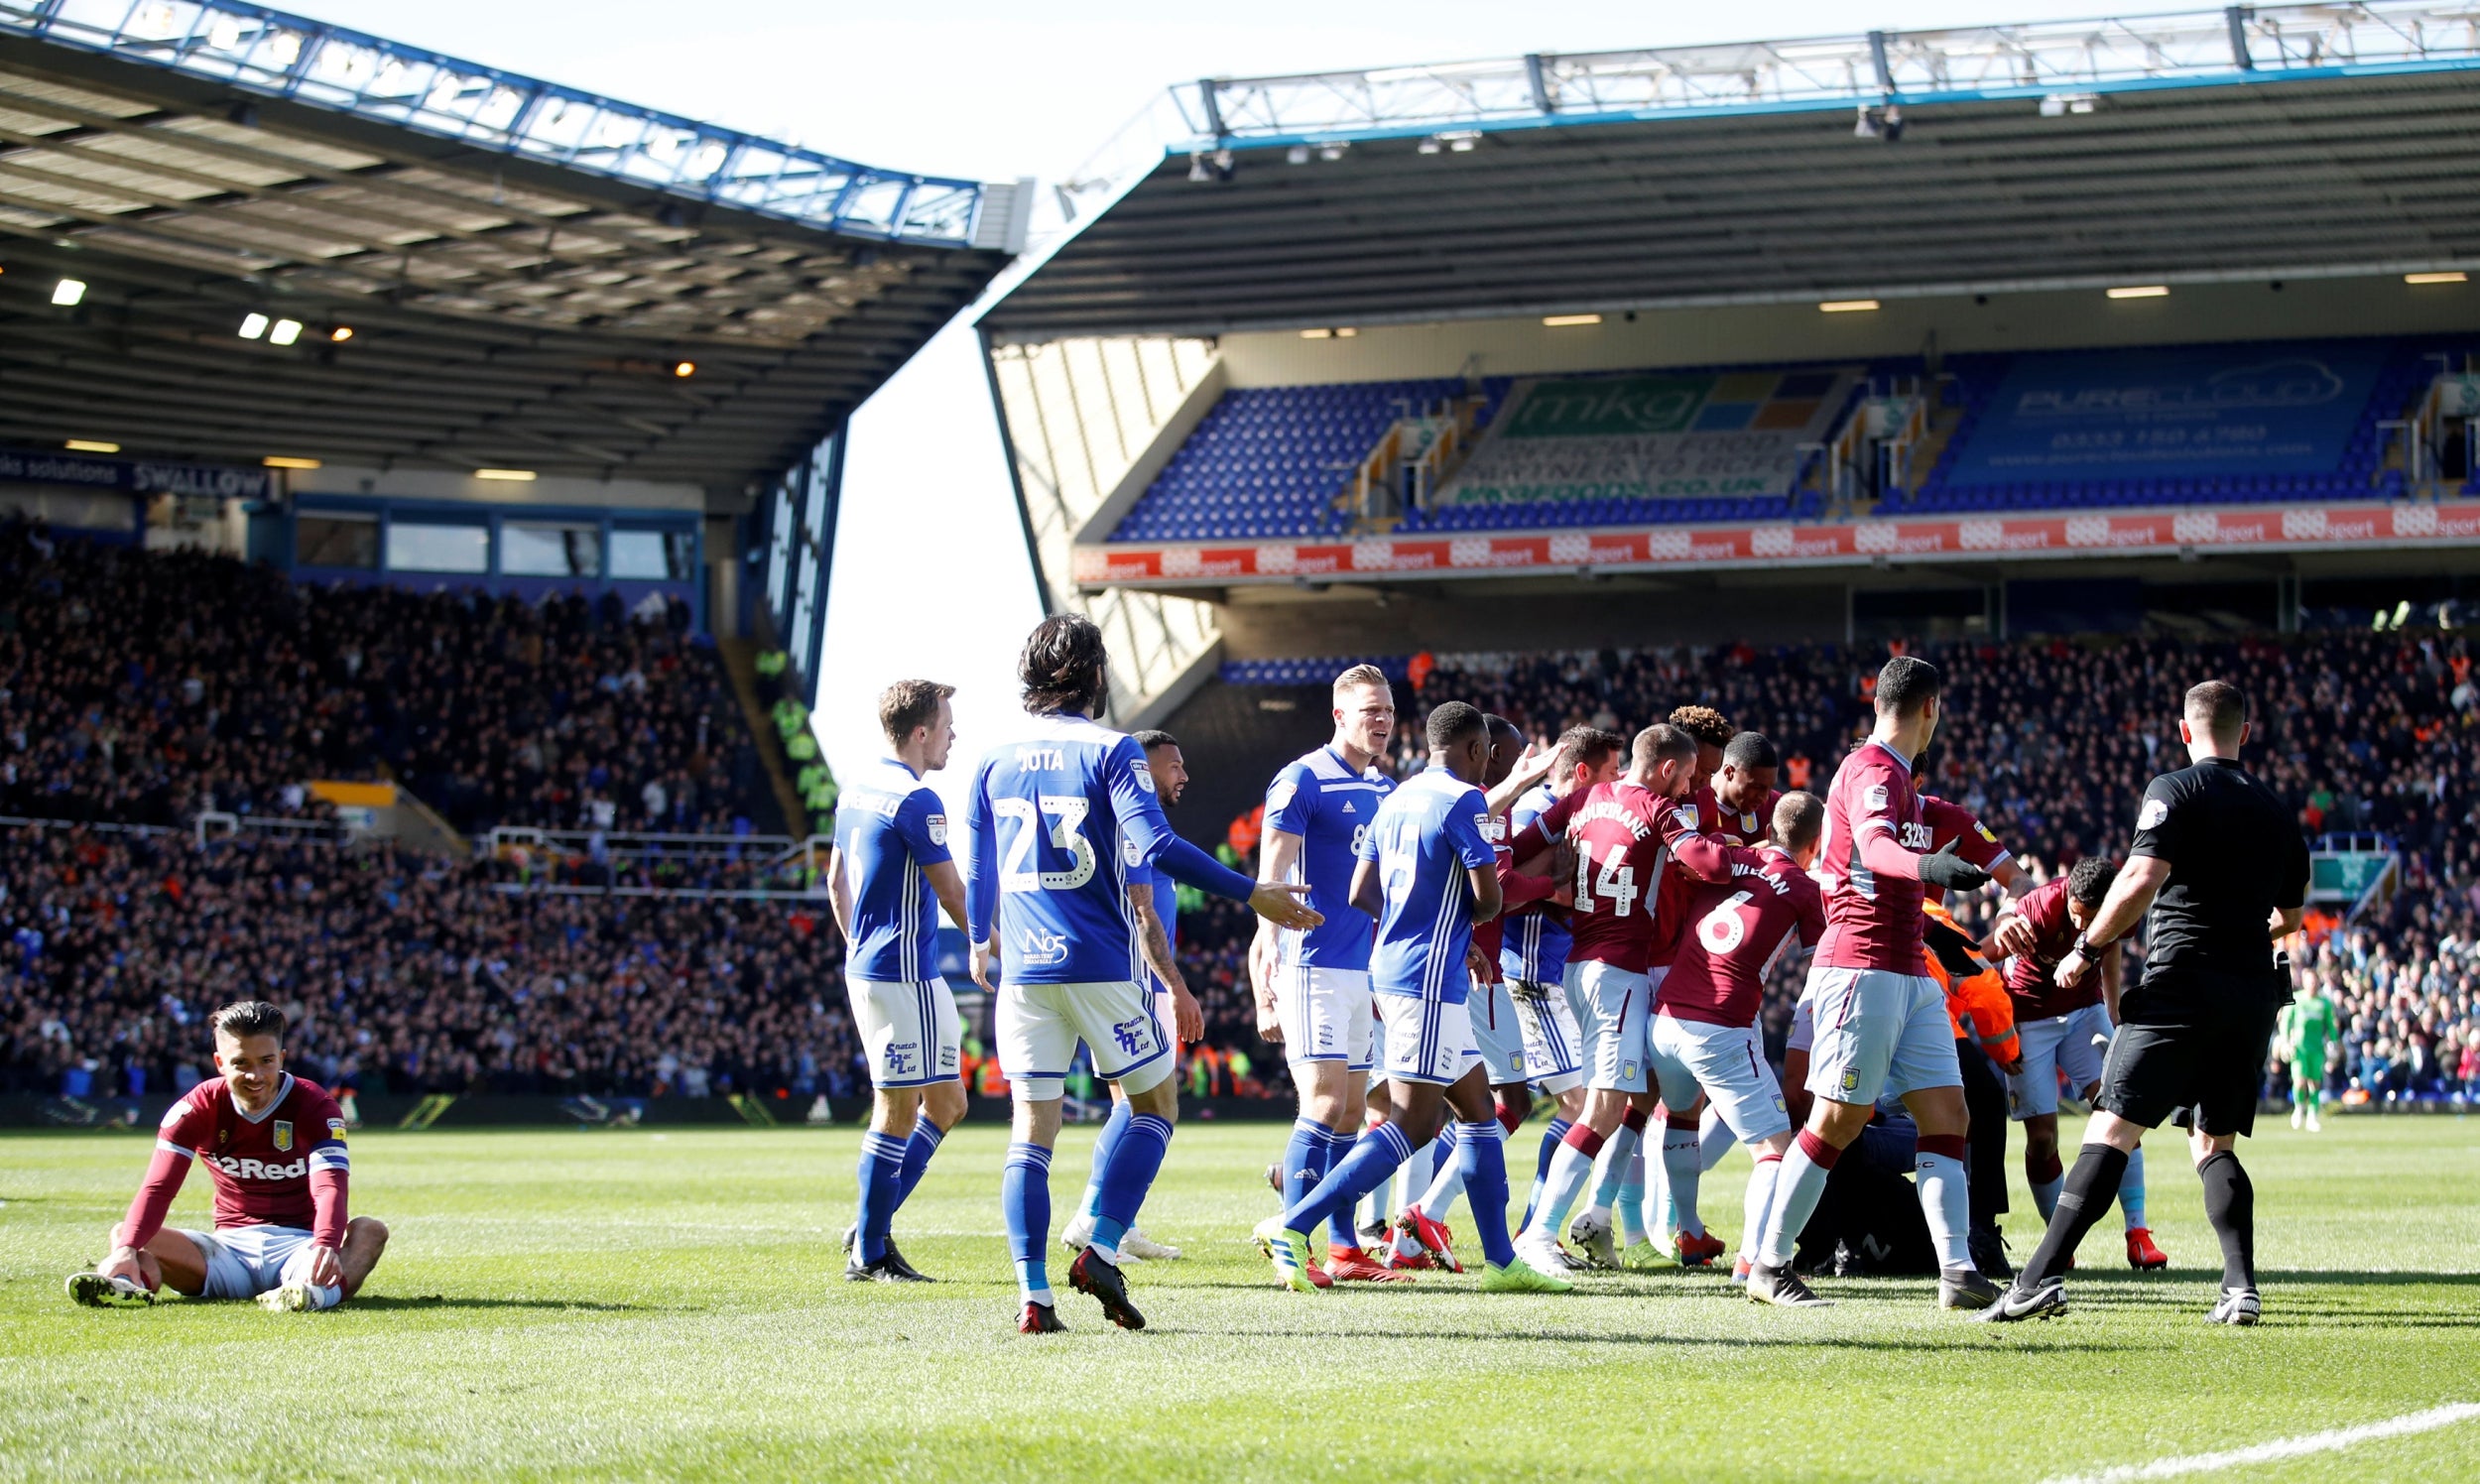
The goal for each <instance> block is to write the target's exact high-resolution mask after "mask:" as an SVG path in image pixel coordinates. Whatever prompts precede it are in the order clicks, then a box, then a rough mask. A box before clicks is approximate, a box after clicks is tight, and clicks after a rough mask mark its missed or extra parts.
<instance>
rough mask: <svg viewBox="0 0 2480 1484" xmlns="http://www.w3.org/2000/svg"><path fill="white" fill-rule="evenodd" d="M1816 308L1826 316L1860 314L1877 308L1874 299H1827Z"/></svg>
mask: <svg viewBox="0 0 2480 1484" xmlns="http://www.w3.org/2000/svg"><path fill="white" fill-rule="evenodd" d="M1817 308H1818V309H1822V310H1823V311H1825V312H1826V313H1828V314H1860V313H1866V312H1867V311H1868V310H1870V309H1876V308H1877V301H1876V300H1874V299H1829V300H1827V301H1825V303H1823V304H1821V305H1818V306H1817Z"/></svg>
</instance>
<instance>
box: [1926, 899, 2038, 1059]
mask: <svg viewBox="0 0 2480 1484" xmlns="http://www.w3.org/2000/svg"><path fill="white" fill-rule="evenodd" d="M1921 911H1922V915H1923V916H1925V917H1926V918H1927V919H1928V923H1927V937H1928V939H1929V942H1930V947H1929V951H1928V955H1927V956H1928V972H1929V977H1930V978H1932V979H1935V980H1936V981H1937V983H1938V987H1939V988H1941V989H1943V990H1944V991H1945V992H1946V1019H1947V1020H1948V1021H1950V1022H1952V1023H1953V1025H1954V1036H1955V1040H1957V1041H1961V1040H1963V1039H1964V1036H1965V1034H1966V1033H1965V1031H1964V1019H1965V1018H1966V1017H1967V1016H1968V1017H1969V1018H1970V1019H1971V1027H1972V1028H1971V1031H1970V1033H1969V1034H1970V1035H1971V1037H1972V1039H1973V1040H1975V1041H1977V1042H1978V1043H1979V1044H1980V1049H1981V1050H1982V1051H1986V1052H1988V1053H1989V1059H1990V1060H1992V1061H1995V1062H1997V1063H1999V1064H2000V1065H2002V1066H2003V1065H2005V1064H2006V1063H2007V1062H2010V1061H2013V1060H2015V1059H2016V1058H2017V1057H2018V1056H2021V1055H2023V1054H2024V1047H2023V1043H2022V1042H2021V1041H2020V1040H2018V1039H2017V1037H2016V1034H2015V1002H2014V1000H2013V999H2011V998H2010V997H2009V996H2008V994H2007V982H2006V980H2005V979H2004V978H2003V977H2001V976H2000V975H1999V973H1998V971H1997V970H1996V969H1994V968H1991V967H1990V966H1989V965H1988V964H1987V963H1986V962H1983V961H1982V959H1981V958H1980V956H1979V955H1978V954H1976V953H1974V952H1973V951H1972V950H1971V948H1970V947H1969V946H1965V945H1968V944H1970V943H1971V941H1972V938H1971V934H1969V933H1967V932H1965V931H1964V930H1963V929H1962V928H1961V927H1959V926H1957V925H1956V923H1955V920H1954V918H1953V916H1952V915H1950V914H1949V913H1948V912H1947V911H1946V909H1945V907H1944V906H1943V905H1942V904H1940V903H1935V902H1924V903H1922V905H1921ZM1940 928H1943V929H1944V930H1943V932H1941V931H1940V930H1939V929H1940ZM1958 939H1959V940H1960V943H1958V941H1957V940H1958ZM1941 948H1942V949H1943V950H1944V951H1943V952H1942V953H1941V952H1940V949H1941ZM1950 959H1951V960H1958V961H1959V963H1957V962H1949V960H1950ZM1958 968H1960V969H1961V970H1962V971H1960V972H1958Z"/></svg>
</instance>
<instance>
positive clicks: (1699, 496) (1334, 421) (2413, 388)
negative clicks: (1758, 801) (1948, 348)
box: [1109, 337, 2472, 543]
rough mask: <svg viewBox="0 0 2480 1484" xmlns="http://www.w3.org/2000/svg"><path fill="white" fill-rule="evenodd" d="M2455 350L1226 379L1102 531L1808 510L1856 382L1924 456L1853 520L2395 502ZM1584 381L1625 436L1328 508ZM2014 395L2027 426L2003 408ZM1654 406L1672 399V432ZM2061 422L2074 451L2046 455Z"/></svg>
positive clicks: (1476, 458) (1115, 535)
mask: <svg viewBox="0 0 2480 1484" xmlns="http://www.w3.org/2000/svg"><path fill="white" fill-rule="evenodd" d="M2471 348H2472V347H2471V346H2470V345H2469V344H2467V343H2466V342H2465V341H2463V340H2453V339H2438V338H2434V337H2407V338H2372V339H2367V340H2324V341H2258V342H2241V343H2238V344H2221V345H2203V346H2199V345H2187V346H2174V345H2173V346H2156V347H2145V348H2142V349H2134V350H2120V351H2111V352H2031V353H2023V354H2013V355H2003V354H2000V355H1992V354H1978V355H1957V356H1952V357H1947V358H1945V359H1943V360H1941V361H1940V362H1939V363H1938V364H1937V365H1936V367H1935V369H1934V371H1932V370H1931V369H1930V367H1929V366H1928V365H1927V364H1925V363H1924V362H1922V360H1920V359H1918V358H1911V359H1891V360H1890V359H1874V360H1870V361H1867V362H1865V363H1857V364H1849V365H1844V366H1839V367H1838V366H1825V365H1803V366H1745V365H1742V366H1706V367H1688V368H1668V369H1664V370H1660V371H1623V372H1596V373H1590V374H1578V375H1574V376H1568V377H1556V378H1553V377H1527V378H1517V377H1509V376H1489V377H1482V378H1478V379H1477V380H1476V381H1475V382H1473V383H1472V384H1471V386H1470V387H1467V386H1466V385H1465V384H1464V383H1462V382H1457V381H1451V380H1449V381H1438V380H1429V381H1388V382H1358V383H1345V384H1340V385H1333V386H1323V387H1268V388H1250V389H1239V390H1233V391H1230V392H1226V393H1225V394H1224V395H1223V397H1222V399H1221V401H1220V402H1218V403H1217V404H1216V405H1215V407H1214V408H1213V410H1212V411H1211V412H1209V413H1208V414H1207V416H1206V417H1205V419H1204V421H1203V422H1201V423H1200V424H1199V425H1198V426H1197V428H1196V430H1195V431H1194V432H1193V433H1190V434H1189V436H1188V437H1187V439H1186V440H1185V441H1184V442H1183V443H1182V444H1181V445H1180V447H1179V448H1178V451H1177V452H1176V453H1175V454H1174V455H1173V457H1172V459H1171V461H1170V462H1169V463H1168V464H1167V465H1166V466H1165V467H1164V469H1163V472H1162V473H1161V474H1160V475H1159V476H1157V478H1156V479H1155V481H1154V482H1153V484H1152V485H1151V486H1149V487H1148V489H1147V491H1146V493H1145V495H1144V497H1143V498H1141V499H1140V500H1139V501H1138V503H1137V504H1136V505H1135V506H1134V507H1133V508H1132V509H1131V510H1130V512H1129V514H1128V515H1127V516H1126V517H1125V518H1124V519H1123V520H1122V521H1121V523H1120V524H1119V526H1118V527H1117V528H1116V529H1115V530H1114V531H1113V532H1112V534H1111V536H1110V538H1109V540H1110V541H1113V542H1123V543H1125V542H1156V541H1194V540H1212V539H1217V538H1223V539H1235V538H1251V537H1273V536H1326V535H1340V534H1343V533H1346V532H1350V531H1352V530H1355V529H1379V528H1381V527H1382V528H1384V529H1393V530H1398V531H1402V532H1407V533H1410V532H1419V531H1438V532H1467V531H1470V532H1480V531H1508V530H1538V529H1544V528H1558V527H1574V526H1641V525H1665V524H1678V523H1691V522H1705V521H1733V522H1738V521H1783V520H1812V519H1816V518H1818V517H1820V516H1822V515H1824V514H1826V513H1827V508H1828V504H1829V495H1828V491H1827V490H1826V489H1825V488H1824V487H1823V484H1824V482H1823V481H1822V480H1821V479H1820V478H1819V467H1818V462H1819V455H1820V454H1821V453H1822V450H1823V449H1824V448H1825V447H1826V446H1827V445H1829V444H1831V443H1832V442H1833V441H1834V440H1835V439H1836V438H1838V437H1840V436H1841V435H1842V433H1844V431H1845V430H1846V429H1847V428H1848V427H1849V426H1850V423H1851V420H1853V419H1854V418H1857V417H1860V416H1862V415H1863V410H1864V404H1865V403H1866V402H1867V401H1868V400H1869V399H1870V398H1871V397H1873V396H1887V397H1894V398H1897V399H1898V400H1900V399H1902V398H1905V397H1908V396H1911V395H1919V396H1922V397H1923V398H1925V401H1926V403H1927V406H1926V407H1925V408H1924V409H1923V412H1924V416H1925V420H1926V423H1927V424H1928V425H1929V427H1930V428H1931V429H1933V430H1934V431H1933V432H1930V433H1929V434H1928V437H1927V441H1928V442H1929V443H1930V444H1931V445H1932V446H1934V447H1935V449H1936V454H1935V458H1934V460H1933V462H1932V463H1931V464H1929V465H1928V466H1926V467H1925V468H1924V469H1923V470H1922V472H1921V474H1920V475H1919V476H1918V482H1917V487H1905V486H1904V485H1903V484H1901V483H1897V482H1888V483H1886V484H1884V485H1883V486H1882V487H1880V488H1878V489H1877V490H1876V499H1875V501H1874V503H1873V504H1872V503H1869V502H1867V501H1861V502H1859V503H1857V504H1856V505H1854V506H1853V507H1851V508H1850V510H1849V511H1848V513H1851V514H1858V515H1867V514H1876V515H1916V514H1930V513H1938V514H1947V513H1956V512H1975V511H2001V510H2005V511H2029V510H2051V509H2093V508H2104V507H2129V506H2165V505H2212V504H2229V503H2242V502H2252V503H2271V502H2282V501H2292V500H2309V499H2314V500H2337V499H2352V500H2356V499H2391V498H2398V497H2400V496H2402V495H2403V494H2404V493H2405V492H2406V489H2407V486H2408V481H2407V477H2406V475H2405V472H2404V470H2403V468H2402V467H2401V457H2400V450H2399V449H2396V450H2392V454H2393V456H2392V458H2391V461H2389V447H2388V442H2387V437H2386V427H2385V425H2387V424H2388V423H2390V422H2394V421H2396V420H2399V419H2400V418H2401V417H2402V416H2403V414H2404V412H2405V410H2406V409H2407V407H2409V406H2410V405H2411V404H2412V403H2413V402H2415V401H2416V400H2417V399H2418V397H2419V396H2420V395H2422V394H2423V393H2424V392H2425V391H2426V390H2427V387H2428V386H2429V384H2430V382H2431V381H2432V380H2433V379H2434V378H2435V376H2436V374H2437V371H2438V369H2439V364H2440V363H2439V357H2445V358H2447V359H2448V360H2455V359H2459V358H2460V357H2462V356H2463V355H2466V354H2468V353H2469V352H2470V350H2471ZM2131 388H2132V389H2133V390H2132V392H2131V390H2130V389H2131ZM1545 389H1548V390H1547V391H1546V390H1545ZM1898 389H1901V390H1900V391H1899V390H1898ZM1597 390H1599V391H1602V392H1604V393H1605V395H1611V396H1630V397H1633V398H1634V399H1635V405H1634V407H1633V408H1632V409H1631V417H1630V419H1629V431H1628V433H1627V434H1626V435H1624V436H1619V437H1613V436H1612V434H1616V433H1619V427H1620V425H1619V423H1618V421H1617V420H1615V419H1614V420H1609V421H1605V422H1602V423H1598V424H1597V423H1593V422H1590V421H1582V422H1576V421H1573V420H1574V419H1575V418H1576V416H1577V415H1574V414H1568V418H1569V420H1570V424H1571V426H1570V427H1568V428H1567V429H1566V430H1564V431H1567V432H1570V433H1575V434H1577V436H1575V437H1541V436H1535V435H1530V434H1523V433H1522V430H1521V429H1518V430H1515V431H1514V432H1511V433H1503V434H1502V435H1501V436H1499V437H1497V438H1495V439H1493V438H1488V437H1486V436H1485V437H1484V438H1482V439H1481V441H1480V442H1479V444H1478V446H1477V448H1476V450H1475V451H1474V452H1473V453H1472V454H1471V456H1470V459H1469V461H1468V462H1467V463H1465V464H1464V465H1463V466H1462V469H1461V471H1460V473H1459V474H1458V475H1456V476H1455V477H1453V478H1451V479H1450V480H1449V481H1448V482H1447V483H1446V485H1445V486H1444V487H1443V488H1442V489H1441V490H1440V492H1439V496H1438V498H1437V499H1436V500H1435V501H1431V502H1427V503H1420V502H1397V504H1396V505H1395V506H1393V507H1391V508H1390V510H1389V512H1388V514H1387V515H1386V516H1385V517H1384V518H1382V519H1381V521H1380V522H1379V524H1378V525H1377V526H1372V525H1371V524H1370V523H1368V522H1366V521H1363V520H1361V518H1360V515H1359V513H1357V512H1356V511H1355V510H1354V509H1353V506H1352V502H1351V501H1350V500H1349V499H1348V498H1345V495H1346V492H1347V491H1348V489H1349V487H1350V486H1351V485H1352V484H1353V481H1354V471H1355V470H1356V469H1357V468H1358V467H1359V466H1360V465H1361V463H1362V461H1363V460H1364V459H1366V458H1367V457H1369V456H1370V453H1371V449H1372V448H1373V446H1375V445H1377V444H1378V443H1379V442H1380V440H1381V439H1382V438H1384V437H1386V436H1387V434H1388V433H1389V431H1390V430H1391V429H1393V428H1394V427H1395V426H1396V424H1397V423H1398V422H1399V421H1401V420H1404V419H1407V418H1412V417H1416V416H1419V415H1421V414H1423V413H1426V412H1433V411H1435V410H1436V409H1438V408H1440V407H1442V406H1444V405H1446V404H1447V403H1449V402H1451V401H1453V400H1454V399H1456V398H1458V397H1462V396H1466V395H1467V394H1469V395H1470V396H1471V397H1473V398H1474V400H1475V403H1476V409H1477V410H1476V412H1475V414H1474V417H1473V426H1474V428H1475V430H1476V431H1477V432H1480V433H1488V431H1489V430H1491V429H1492V427H1493V426H1494V424H1495V423H1496V422H1497V420H1498V419H1499V418H1500V417H1501V415H1502V414H1503V413H1505V412H1506V411H1508V410H1509V408H1510V407H1511V404H1512V406H1513V408H1514V411H1515V415H1516V417H1517V419H1518V420H1519V423H1521V422H1522V421H1523V419H1524V417H1525V414H1526V408H1527V406H1528V405H1529V404H1532V403H1536V402H1539V401H1540V400H1541V399H1542V398H1544V397H1546V396H1549V395H1551V394H1553V393H1555V394H1563V395H1564V396H1566V397H1567V398H1569V399H1573V400H1579V401H1580V400H1581V399H1583V398H1584V397H1587V396H1589V395H1590V394H1592V393H1594V392H1595V391H1597ZM2079 393H2080V394H2082V395H2081V400H2077V396H2078V394H2079ZM2002 395H2003V398H2004V401H2003V403H2002ZM2019 405H2020V406H2021V408H2022V409H2024V410H2026V416H2023V417H2010V416H2008V415H2007V412H2006V410H2005V409H2007V408H2016V407H2018V406H2019ZM1666 406H1675V407H1676V408H1677V409H1678V416H1677V417H1676V419H1675V421H1666V420H1665V415H1664V413H1663V412H1662V409H1663V408H1665V407H1666ZM1647 408H1651V409H1653V411H1652V412H1651V414H1650V415H1649V414H1648V413H1647V412H1646V411H1645V409H1647ZM2031 410H2038V411H2039V412H2040V414H2041V416H2038V417H2036V416H2032V415H2031ZM1561 411H1562V412H1563V411H1564V409H1561ZM2198 414H2203V415H2204V416H2201V417H2199V416H2197V415H2198ZM1540 421H1542V422H1548V421H1550V419H1549V418H1548V417H1545V418H1543V419H1541V420H1540ZM2061 433H2062V434H2063V436H2064V437H2065V438H2066V439H2067V440H2068V442H2069V443H2070V444H2071V445H2072V446H2071V447H2068V448H2066V449H2064V450H2063V451H2057V450H2052V449H2050V448H2048V447H2046V444H2047V443H2048V442H2049V441H2050V440H2052V439H2053V438H2055V437H2057V436H2059V435H2060V434H2061ZM2250 433H2253V434H2254V436H2253V437H2250V436H2248V434H2250ZM1520 434H1521V435H1520ZM2269 434H2270V435H2271V436H2270V439H2269ZM1587 441H1589V442H1592V443H1605V444H1613V445H1615V444H1619V443H1625V444H1629V445H1631V446H1624V447H1622V446H1604V447H1600V448H1595V447H1588V446H1584V444H1585V443H1586V442H1587ZM2034 442H2040V443H2042V444H2044V445H2045V446H2044V447H2042V448H2040V449H2028V447H2027V446H2026V445H2028V444H2030V443H2034ZM1561 445H1565V446H1561ZM2010 469H2013V470H2015V474H2014V476H2013V477H2008V470H2010Z"/></svg>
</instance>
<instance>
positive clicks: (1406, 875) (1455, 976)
mask: <svg viewBox="0 0 2480 1484" xmlns="http://www.w3.org/2000/svg"><path fill="white" fill-rule="evenodd" d="M1360 855H1361V859H1363V860H1374V861H1376V862H1377V863H1378V880H1379V884H1380V886H1381V887H1382V888H1383V890H1384V891H1385V894H1386V910H1385V915H1384V916H1382V917H1380V918H1379V919H1378V940H1377V945H1376V947H1375V948H1374V949H1373V950H1372V952H1371V953H1370V957H1369V987H1370V988H1371V989H1374V990H1376V991H1377V992H1378V993H1380V994H1388V995H1415V996H1418V997H1420V998H1422V999H1425V1000H1440V1001H1443V1002H1445V1003H1446V1004H1449V1005H1458V1004H1461V1003H1463V1000H1464V997H1465V996H1466V995H1467V994H1468V993H1469V992H1470V991H1471V988H1472V972H1471V969H1470V968H1469V967H1468V966H1467V965H1466V963H1465V961H1464V958H1465V953H1466V951H1467V950H1468V949H1470V948H1471V946H1472V882H1471V879H1470V878H1469V877H1468V876H1467V875H1466V874H1465V872H1466V869H1467V868H1469V867H1474V866H1480V867H1490V868H1495V867H1496V865H1497V864H1498V850H1497V847H1495V846H1494V845H1492V844H1491V843H1490V806H1489V804H1488V803H1487V801H1485V800H1483V799H1482V797H1481V791H1480V790H1479V789H1476V788H1474V787H1473V786H1472V785H1470V784H1468V783H1465V782H1463V781H1462V780H1461V779H1458V778H1457V777H1456V776H1455V775H1454V774H1452V773H1449V772H1447V771H1446V770H1445V769H1444V768H1441V767H1435V766H1432V767H1431V768H1430V769H1429V770H1428V771H1427V772H1426V773H1424V774H1422V775H1421V776H1419V777H1418V778H1415V779H1413V780H1412V781H1411V782H1409V783H1407V784H1405V785H1404V786H1403V787H1402V788H1400V789H1397V790H1396V791H1395V792H1394V793H1393V794H1392V795H1390V796H1388V799H1387V802H1386V803H1385V804H1383V805H1381V806H1380V807H1379V809H1378V817H1377V819H1376V820H1375V821H1374V822H1373V823H1372V824H1371V826H1370V828H1369V831H1368V833H1367V834H1365V835H1364V836H1363V837H1362V839H1361V846H1360Z"/></svg>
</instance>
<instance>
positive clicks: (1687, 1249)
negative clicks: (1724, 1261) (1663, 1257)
mask: <svg viewBox="0 0 2480 1484" xmlns="http://www.w3.org/2000/svg"><path fill="white" fill-rule="evenodd" d="M1671 1250H1672V1253H1673V1254H1674V1256H1676V1257H1677V1258H1678V1260H1679V1266H1680V1267H1682V1268H1707V1267H1711V1266H1712V1265H1713V1260H1714V1259H1715V1258H1718V1257H1720V1256H1721V1255H1722V1254H1724V1253H1725V1252H1728V1251H1730V1248H1729V1246H1728V1245H1726V1244H1725V1243H1724V1242H1723V1240H1722V1239H1721V1238H1720V1237H1717V1236H1715V1235H1714V1234H1713V1233H1712V1232H1707V1233H1705V1234H1704V1235H1703V1236H1701V1237H1692V1236H1689V1235H1688V1234H1687V1233H1686V1232H1681V1233H1679V1234H1678V1237H1677V1239H1676V1240H1675V1241H1674V1242H1673V1244H1672V1249H1671Z"/></svg>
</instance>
